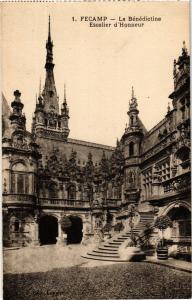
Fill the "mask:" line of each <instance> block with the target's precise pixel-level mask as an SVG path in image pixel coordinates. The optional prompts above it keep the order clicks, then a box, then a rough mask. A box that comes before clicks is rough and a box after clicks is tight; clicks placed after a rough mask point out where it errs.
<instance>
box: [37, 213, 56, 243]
mask: <svg viewBox="0 0 192 300" xmlns="http://www.w3.org/2000/svg"><path fill="white" fill-rule="evenodd" d="M57 237H58V221H57V218H56V217H53V216H49V215H45V216H43V217H41V219H40V221H39V241H40V245H50V244H56V242H57Z"/></svg>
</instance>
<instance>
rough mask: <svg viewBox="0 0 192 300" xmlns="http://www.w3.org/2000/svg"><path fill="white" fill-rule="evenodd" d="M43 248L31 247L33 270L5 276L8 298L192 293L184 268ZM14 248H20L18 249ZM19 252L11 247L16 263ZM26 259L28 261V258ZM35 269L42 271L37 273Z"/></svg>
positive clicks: (179, 295) (185, 295)
mask: <svg viewBox="0 0 192 300" xmlns="http://www.w3.org/2000/svg"><path fill="white" fill-rule="evenodd" d="M44 249H45V250H44V251H43V248H40V250H39V251H38V250H37V249H31V250H29V251H32V252H33V253H34V255H33V256H31V258H30V260H31V264H33V262H34V264H33V266H34V268H33V269H31V271H29V272H30V273H24V274H5V275H4V300H6V299H14V300H17V299H21V300H22V299H33V300H36V299H41V300H42V299H43V300H44V299H46V300H47V299H48V300H49V299H53V300H54V299H66V300H70V299H71V300H76V299H78V300H79V299H82V300H86V299H90V300H94V299H99V300H101V299H134V298H137V299H138V298H139V299H143V298H145V299H149V298H153V299H154V298H155V299H160V298H190V297H191V286H190V283H191V275H190V274H189V273H185V272H183V271H178V270H172V269H169V268H167V267H164V266H159V265H154V264H150V263H146V262H138V263H137V262H134V263H133V262H129V263H120V264H113V263H107V262H106V263H105V262H103V263H102V262H101V263H100V262H99V263H98V262H95V261H87V260H84V259H82V258H80V253H81V252H83V250H84V248H82V247H79V249H78V247H71V248H69V249H67V247H66V248H64V247H63V248H62V249H60V250H59V249H57V248H49V247H47V248H44ZM14 251H17V252H15V254H13V252H14ZM22 251H24V250H22ZM18 253H19V250H12V258H13V257H14V256H15V258H17V263H18V262H19V260H18V257H17V256H18ZM43 253H44V258H43ZM48 253H49V254H48ZM20 254H21V253H20ZM45 254H46V255H47V257H45ZM58 254H59V255H60V256H59V257H58ZM64 254H65V257H64ZM6 255H7V256H8V254H6ZM38 255H39V259H37V256H38ZM51 257H52V259H51ZM6 259H7V258H6ZM48 260H49V262H48ZM21 261H22V258H21ZM23 261H24V262H27V259H26V257H25V259H24V260H23ZM59 262H60V265H59ZM46 263H48V266H46ZM38 264H39V268H37V266H38ZM29 266H30V267H29ZM40 266H41V267H40ZM7 267H8V266H7ZM9 267H10V266H9ZM22 268H23V269H24V268H25V271H27V268H28V269H29V270H30V268H31V265H30V264H29V261H28V264H26V267H25V266H23V267H20V271H21V269H22ZM16 269H17V270H18V269H19V267H18V266H17V268H16V264H15V270H14V272H15V271H16ZM35 269H39V270H40V269H41V270H43V271H41V272H37V271H35ZM34 271H35V272H34Z"/></svg>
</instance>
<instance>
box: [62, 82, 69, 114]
mask: <svg viewBox="0 0 192 300" xmlns="http://www.w3.org/2000/svg"><path fill="white" fill-rule="evenodd" d="M61 115H62V116H65V117H67V118H68V119H69V108H68V106H67V98H66V85H65V84H64V97H63V103H62V107H61Z"/></svg>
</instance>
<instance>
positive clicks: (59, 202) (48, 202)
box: [38, 198, 90, 208]
mask: <svg viewBox="0 0 192 300" xmlns="http://www.w3.org/2000/svg"><path fill="white" fill-rule="evenodd" d="M38 205H39V206H50V207H55V206H58V207H78V208H81V207H84V208H89V207H90V203H89V201H79V200H64V199H47V198H39V199H38Z"/></svg>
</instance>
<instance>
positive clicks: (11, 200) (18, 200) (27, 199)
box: [3, 194, 36, 205]
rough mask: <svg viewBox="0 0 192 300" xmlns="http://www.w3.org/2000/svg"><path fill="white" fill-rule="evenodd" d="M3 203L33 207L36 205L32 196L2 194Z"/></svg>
mask: <svg viewBox="0 0 192 300" xmlns="http://www.w3.org/2000/svg"><path fill="white" fill-rule="evenodd" d="M3 203H6V204H32V205H34V204H35V203H36V197H35V196H34V195H26V194H3Z"/></svg>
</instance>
